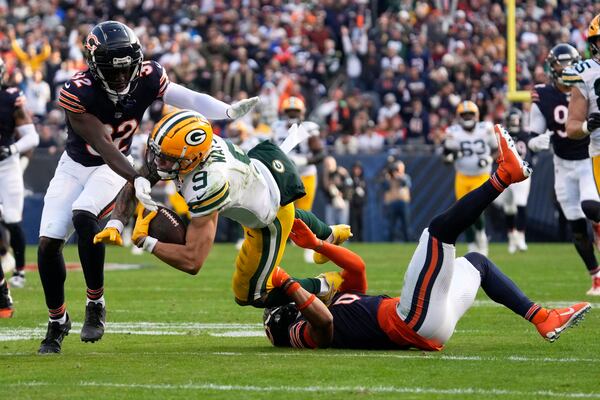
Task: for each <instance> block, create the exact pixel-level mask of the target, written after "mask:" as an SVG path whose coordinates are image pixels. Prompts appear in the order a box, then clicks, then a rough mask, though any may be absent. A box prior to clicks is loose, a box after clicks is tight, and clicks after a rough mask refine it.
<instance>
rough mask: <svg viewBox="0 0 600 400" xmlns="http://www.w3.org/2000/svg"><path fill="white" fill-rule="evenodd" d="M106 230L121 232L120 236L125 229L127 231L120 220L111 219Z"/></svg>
mask: <svg viewBox="0 0 600 400" xmlns="http://www.w3.org/2000/svg"><path fill="white" fill-rule="evenodd" d="M104 228H105V229H106V228H115V229H116V230H117V231H119V234H121V233H123V229H125V226H124V225H123V223H122V222H121V221H119V220H118V219H111V220H109V221H108V222H107V223H106V226H105V227H104Z"/></svg>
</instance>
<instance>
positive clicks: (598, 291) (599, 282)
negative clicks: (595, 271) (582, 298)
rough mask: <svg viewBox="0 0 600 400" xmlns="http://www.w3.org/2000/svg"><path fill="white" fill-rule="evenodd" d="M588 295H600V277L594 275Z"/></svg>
mask: <svg viewBox="0 0 600 400" xmlns="http://www.w3.org/2000/svg"><path fill="white" fill-rule="evenodd" d="M586 294H587V295H588V296H600V277H599V276H592V287H591V288H590V290H588V291H587V292H586Z"/></svg>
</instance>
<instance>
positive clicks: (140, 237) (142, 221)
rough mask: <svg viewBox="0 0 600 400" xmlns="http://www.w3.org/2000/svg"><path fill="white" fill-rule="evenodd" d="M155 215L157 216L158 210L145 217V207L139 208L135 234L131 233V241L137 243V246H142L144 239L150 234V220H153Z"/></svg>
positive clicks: (134, 229)
mask: <svg viewBox="0 0 600 400" xmlns="http://www.w3.org/2000/svg"><path fill="white" fill-rule="evenodd" d="M154 217H156V211H152V212H150V213H149V214H148V215H146V216H145V217H144V209H143V208H139V209H138V214H137V219H136V220H135V227H134V228H133V234H132V235H131V241H132V242H133V243H135V245H136V246H138V247H140V246H141V245H142V244H143V243H144V239H145V238H146V236H148V228H149V227H150V221H152V220H153V219H154Z"/></svg>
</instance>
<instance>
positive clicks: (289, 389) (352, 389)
mask: <svg viewBox="0 0 600 400" xmlns="http://www.w3.org/2000/svg"><path fill="white" fill-rule="evenodd" d="M51 385H55V383H54V382H41V381H29V382H27V381H26V382H15V383H10V384H7V385H4V386H9V387H10V386H12V387H23V386H25V387H27V386H30V387H38V386H51ZM63 385H64V382H63ZM76 385H77V386H78V387H104V388H126V389H142V390H209V391H216V392H259V393H263V392H284V393H319V392H326V393H394V394H417V395H431V394H441V395H450V396H465V395H476V396H486V395H487V396H496V397H504V396H512V397H515V396H519V397H524V396H537V397H558V398H578V399H600V393H594V392H591V393H584V392H557V391H552V390H538V391H521V390H508V389H496V388H492V389H483V388H476V387H466V388H444V389H439V388H432V387H422V386H421V387H420V386H415V387H409V386H256V385H221V384H215V383H188V384H144V383H112V382H87V381H81V382H79V383H77V384H76Z"/></svg>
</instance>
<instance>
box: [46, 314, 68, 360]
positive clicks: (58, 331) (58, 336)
mask: <svg viewBox="0 0 600 400" xmlns="http://www.w3.org/2000/svg"><path fill="white" fill-rule="evenodd" d="M70 330H71V319H70V318H69V314H67V322H65V323H64V324H61V323H59V322H57V321H55V322H48V330H47V331H46V337H45V338H44V340H42V345H41V346H40V349H39V350H38V354H55V353H60V347H61V345H62V341H63V339H64V338H65V336H67V335H68V334H69V331H70Z"/></svg>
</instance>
